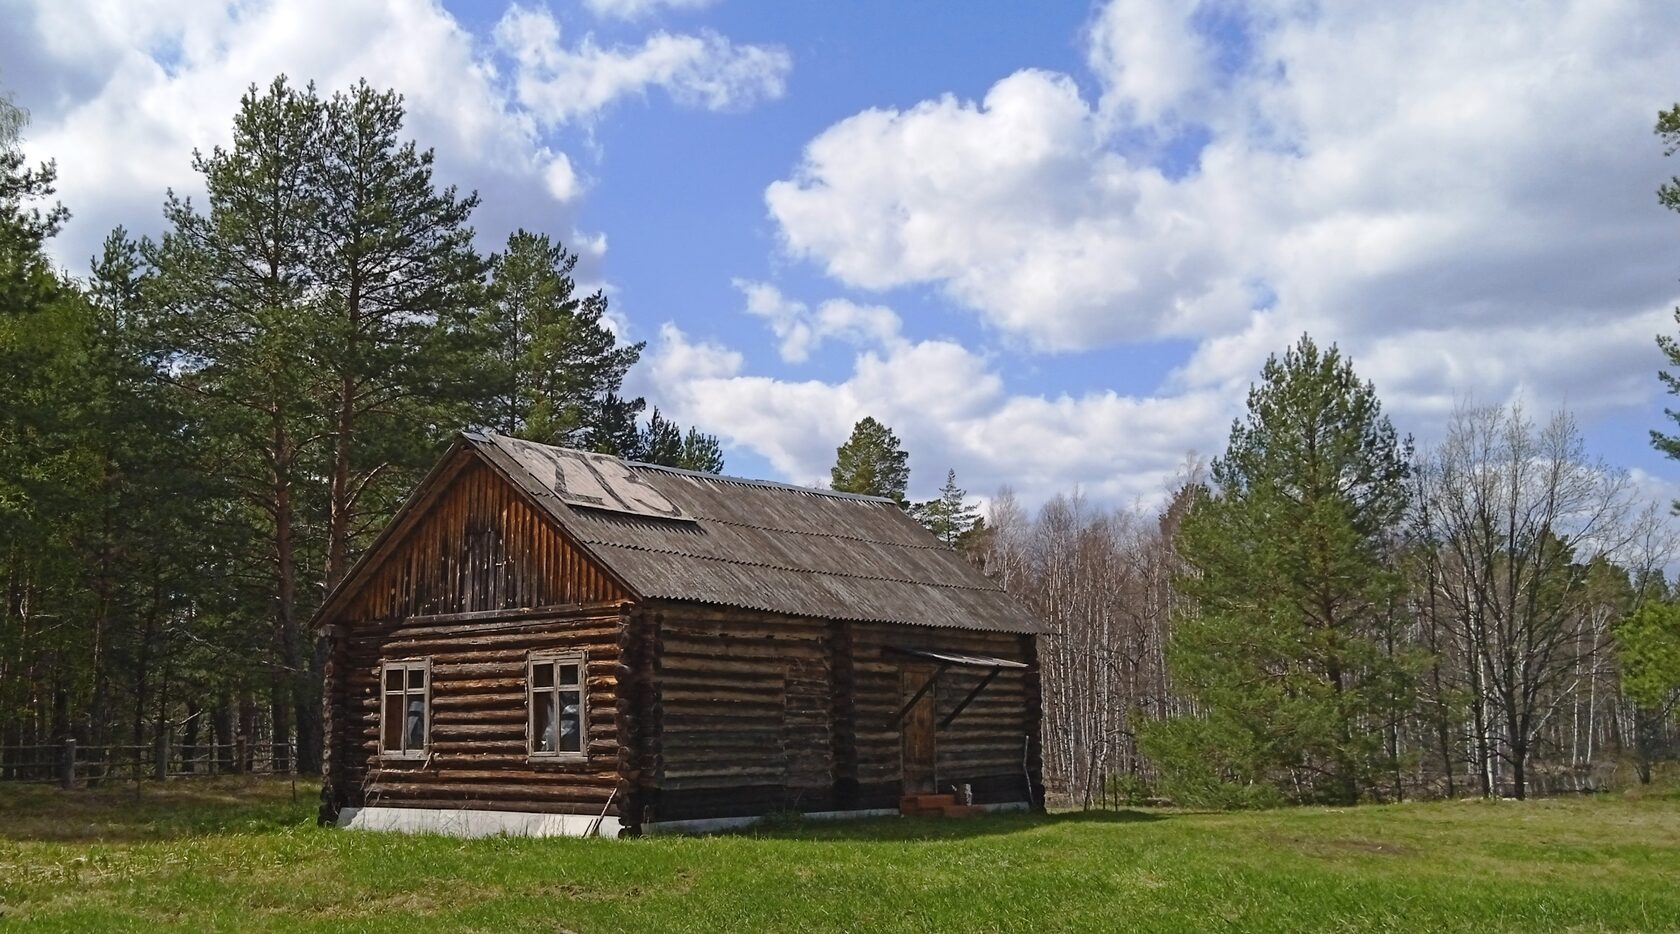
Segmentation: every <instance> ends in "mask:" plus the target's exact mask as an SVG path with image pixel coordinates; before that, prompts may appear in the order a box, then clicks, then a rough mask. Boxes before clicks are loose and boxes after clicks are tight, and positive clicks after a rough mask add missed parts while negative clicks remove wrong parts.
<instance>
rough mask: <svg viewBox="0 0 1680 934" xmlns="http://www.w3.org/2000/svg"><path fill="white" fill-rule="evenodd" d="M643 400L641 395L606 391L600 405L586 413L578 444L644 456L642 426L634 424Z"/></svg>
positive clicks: (622, 454) (619, 454)
mask: <svg viewBox="0 0 1680 934" xmlns="http://www.w3.org/2000/svg"><path fill="white" fill-rule="evenodd" d="M646 404H647V403H646V402H645V401H643V400H642V398H641V397H640V396H638V397H636V398H634V399H626V398H624V397H623V396H620V395H619V394H618V393H616V392H609V393H607V395H606V397H605V398H603V399H602V400H601V403H600V405H598V406H596V407H595V408H594V411H592V412H590V413H589V418H588V421H586V422H585V423H584V431H583V439H582V441H581V442H580V444H581V445H582V446H583V447H584V449H586V450H590V451H595V452H596V453H599V454H611V455H613V456H614V457H622V458H624V459H626V460H633V461H634V460H643V459H644V458H643V457H642V430H641V427H640V426H638V425H637V424H636V416H637V415H640V414H641V412H642V407H643V406H645V405H646Z"/></svg>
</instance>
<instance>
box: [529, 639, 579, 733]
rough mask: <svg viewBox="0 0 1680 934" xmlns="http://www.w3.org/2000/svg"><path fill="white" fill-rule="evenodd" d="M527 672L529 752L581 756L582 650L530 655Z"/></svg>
mask: <svg viewBox="0 0 1680 934" xmlns="http://www.w3.org/2000/svg"><path fill="white" fill-rule="evenodd" d="M526 675H527V680H526V682H525V683H526V684H528V685H529V686H530V691H531V724H530V731H531V732H530V742H531V755H532V756H533V757H536V756H542V757H545V758H546V757H550V756H552V757H556V758H560V757H578V758H582V757H583V756H584V754H585V744H584V738H583V731H584V724H585V723H586V722H587V720H586V719H585V712H584V705H585V703H586V701H587V698H586V696H585V693H584V675H585V669H584V657H583V654H582V653H580V652H569V653H565V654H561V655H533V656H531V662H530V670H529V671H527V672H526Z"/></svg>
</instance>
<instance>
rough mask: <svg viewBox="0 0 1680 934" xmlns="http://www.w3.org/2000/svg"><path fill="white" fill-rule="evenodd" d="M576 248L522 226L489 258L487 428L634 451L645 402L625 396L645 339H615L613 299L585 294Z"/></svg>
mask: <svg viewBox="0 0 1680 934" xmlns="http://www.w3.org/2000/svg"><path fill="white" fill-rule="evenodd" d="M577 262H578V257H577V254H575V253H572V252H570V251H569V250H567V249H566V248H565V247H564V246H562V245H560V244H558V243H555V242H553V241H552V240H550V239H549V237H548V236H547V235H546V234H536V233H531V232H529V231H525V230H519V231H515V232H514V233H513V234H512V235H511V236H509V237H508V240H507V248H506V249H505V250H504V251H503V252H502V253H500V254H498V255H497V256H496V257H495V258H494V259H493V260H492V264H491V265H492V273H491V284H490V304H489V310H488V313H487V314H486V315H484V316H483V319H482V321H481V322H480V328H481V329H482V330H483V331H484V333H485V334H486V338H487V341H488V344H489V347H490V353H489V360H488V361H487V362H488V363H489V365H490V368H489V370H488V372H484V373H482V374H481V375H480V378H481V379H483V380H484V383H485V385H486V386H488V387H490V389H489V404H488V406H487V409H486V416H487V417H486V424H487V426H488V427H490V428H492V429H494V430H496V431H500V432H502V433H504V434H511V435H516V436H518V437H522V438H526V439H528V440H531V441H540V442H543V443H545V444H560V445H566V446H569V447H578V448H585V449H590V450H596V451H604V452H606V453H612V454H633V453H634V452H635V448H636V446H637V443H638V442H637V440H636V434H637V431H636V416H637V415H638V414H639V413H640V412H641V411H642V408H643V406H644V405H645V403H644V402H643V400H641V399H639V398H638V399H626V398H624V397H623V396H622V395H621V387H622V385H623V383H624V376H625V374H626V373H627V372H629V370H630V367H632V366H634V365H635V363H636V361H637V359H639V358H640V356H641V353H642V349H643V347H644V346H645V345H643V344H641V343H636V344H624V345H620V344H619V343H618V338H617V336H616V335H615V334H614V333H613V331H612V329H611V328H609V327H608V326H607V323H606V317H605V316H606V313H607V297H606V295H605V294H604V293H602V292H601V291H599V290H597V291H595V292H591V293H589V294H588V295H579V294H578V290H577V283H576V282H575V280H574V279H573V276H572V273H573V271H574V270H575V269H576V268H577Z"/></svg>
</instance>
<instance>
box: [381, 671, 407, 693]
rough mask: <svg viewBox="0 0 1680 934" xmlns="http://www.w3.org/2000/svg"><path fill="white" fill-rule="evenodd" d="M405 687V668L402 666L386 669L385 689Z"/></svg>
mask: <svg viewBox="0 0 1680 934" xmlns="http://www.w3.org/2000/svg"><path fill="white" fill-rule="evenodd" d="M402 687H403V670H402V669H401V668H387V669H385V690H387V691H400V690H402Z"/></svg>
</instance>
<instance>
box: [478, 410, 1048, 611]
mask: <svg viewBox="0 0 1680 934" xmlns="http://www.w3.org/2000/svg"><path fill="white" fill-rule="evenodd" d="M463 441H464V442H465V444H466V446H467V447H469V448H471V449H473V450H475V451H477V452H478V453H479V454H480V455H481V456H483V458H484V459H485V461H487V462H488V463H489V464H490V465H491V466H492V467H495V468H496V469H497V470H499V471H500V472H501V473H502V474H503V475H504V476H505V477H506V478H507V479H508V480H509V481H510V482H512V483H514V484H515V485H516V486H518V487H520V488H521V489H523V490H524V491H525V492H526V493H527V494H528V495H529V496H530V497H531V499H532V500H533V501H535V502H536V503H537V504H538V505H540V506H541V507H542V509H543V510H544V511H546V512H547V513H548V515H550V516H551V517H553V519H554V520H555V521H556V523H558V524H559V525H560V527H561V528H562V529H563V530H564V531H565V532H566V533H567V534H568V536H569V537H571V538H572V539H574V540H575V541H576V542H577V543H578V544H579V545H580V546H581V547H582V548H583V549H584V550H586V551H587V552H589V553H590V554H591V556H593V557H594V558H595V559H596V560H597V561H598V562H600V564H601V565H602V566H604V567H605V568H606V569H607V570H608V571H610V572H611V573H612V574H613V575H614V576H615V577H617V578H619V579H620V580H622V581H623V582H624V583H625V584H626V585H628V587H629V588H630V590H632V591H633V592H635V593H636V594H637V595H639V596H641V597H644V598H651V599H669V600H684V601H694V602H700V603H710V604H717V605H722V606H733V607H743V608H747V609H754V610H764V611H768V612H774V613H787V614H791V615H797V616H814V617H819V618H824V619H839V620H856V621H878V622H897V623H911V624H917V625H926V626H949V627H954V628H959V629H979V630H991V631H997V632H1038V631H1040V630H1041V629H1042V627H1041V626H1040V625H1039V623H1038V621H1037V620H1036V619H1034V618H1033V617H1032V615H1031V614H1030V613H1028V612H1027V609H1026V607H1025V606H1023V605H1022V604H1020V603H1019V602H1018V601H1016V600H1015V598H1014V597H1012V596H1010V595H1009V594H1007V593H1005V592H1004V590H1003V589H1002V588H1001V587H999V586H998V585H997V584H996V583H995V582H994V581H992V580H991V579H990V578H988V577H986V576H985V575H984V574H981V573H980V571H979V570H978V569H976V568H975V567H974V566H973V565H971V564H969V563H968V561H966V560H965V559H964V558H963V557H962V556H961V555H959V554H957V553H956V552H955V551H954V550H952V549H951V548H949V547H947V546H946V545H944V544H943V543H942V542H940V541H939V540H938V539H936V538H934V537H933V536H932V535H931V534H929V533H928V532H927V530H925V529H923V528H922V527H921V525H919V524H918V523H917V522H916V521H915V520H913V519H911V518H910V517H909V516H907V515H905V513H904V511H903V510H902V509H900V508H899V507H898V506H897V505H896V504H895V503H893V502H892V501H891V500H888V499H883V498H880V497H875V496H859V495H856V494H851V493H839V492H834V491H830V490H813V489H807V488H805V487H797V486H790V485H787V484H782V483H772V482H768V481H760V480H746V479H741V478H736V477H725V476H719V475H715V474H704V473H695V472H693V471H686V470H678V469H675V468H670V467H660V466H656V465H652V464H640V463H635V462H631V461H621V460H619V459H617V458H612V457H607V456H606V455H601V454H591V453H586V452H582V451H574V450H571V449H567V448H556V447H551V446H548V445H543V444H536V443H534V442H530V441H522V440H519V439H516V438H510V437H507V436H505V435H497V434H475V433H467V434H465V435H463ZM579 463H583V464H587V465H591V466H592V467H593V468H594V470H595V473H596V475H597V476H598V477H600V476H604V477H607V478H608V480H607V482H606V484H605V485H606V486H607V487H609V488H612V487H614V486H615V485H625V484H628V485H629V486H631V487H638V488H639V487H642V486H643V485H645V488H646V490H640V491H638V490H629V491H620V492H627V495H626V497H625V498H637V499H642V500H647V501H652V502H657V501H659V500H660V499H663V500H664V501H665V505H668V506H670V507H674V511H672V510H666V509H663V508H659V507H655V508H654V509H652V510H643V511H625V510H622V509H619V508H614V507H613V506H610V505H609V506H607V507H606V508H598V507H595V506H591V505H581V503H583V502H587V499H586V498H580V495H579V491H578V490H575V489H572V490H568V489H567V488H566V478H567V476H568V473H567V470H568V469H570V470H572V471H573V473H572V474H571V475H572V476H576V470H577V464H579ZM615 476H616V477H617V478H619V479H617V480H613V479H612V478H613V477H615ZM574 485H575V484H574ZM648 490H651V491H652V492H653V493H654V494H656V495H655V496H651V497H649V496H646V495H645V494H646V492H647V491H648ZM587 492H591V491H586V493H587ZM592 492H598V491H592ZM655 512H660V513H663V514H658V515H656V514H654V513H655Z"/></svg>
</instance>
